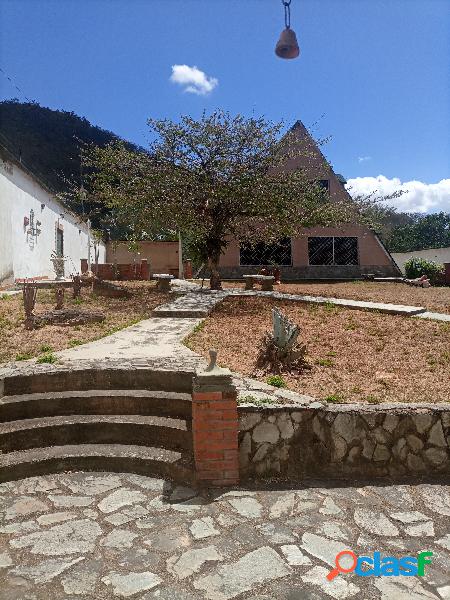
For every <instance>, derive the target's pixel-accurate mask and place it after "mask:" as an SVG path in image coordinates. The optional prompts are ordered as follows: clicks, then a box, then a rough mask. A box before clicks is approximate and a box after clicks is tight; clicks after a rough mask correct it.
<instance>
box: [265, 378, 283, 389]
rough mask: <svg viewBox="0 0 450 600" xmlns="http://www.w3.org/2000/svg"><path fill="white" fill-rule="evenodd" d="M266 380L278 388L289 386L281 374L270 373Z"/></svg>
mask: <svg viewBox="0 0 450 600" xmlns="http://www.w3.org/2000/svg"><path fill="white" fill-rule="evenodd" d="M266 382H267V383H268V384H269V385H273V386H274V387H277V388H285V387H287V384H286V382H285V380H284V379H283V377H282V376H281V375H269V377H268V378H267V379H266Z"/></svg>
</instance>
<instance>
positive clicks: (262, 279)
mask: <svg viewBox="0 0 450 600" xmlns="http://www.w3.org/2000/svg"><path fill="white" fill-rule="evenodd" d="M243 278H244V281H245V289H246V290H252V289H253V286H254V285H255V283H260V284H261V289H262V290H263V291H265V292H272V291H273V283H274V281H275V277H274V276H273V275H243Z"/></svg>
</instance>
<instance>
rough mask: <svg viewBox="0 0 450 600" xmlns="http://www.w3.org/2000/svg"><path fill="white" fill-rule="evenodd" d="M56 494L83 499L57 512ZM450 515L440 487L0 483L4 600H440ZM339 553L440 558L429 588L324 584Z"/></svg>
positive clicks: (91, 478)
mask: <svg viewBox="0 0 450 600" xmlns="http://www.w3.org/2000/svg"><path fill="white" fill-rule="evenodd" d="M56 490H58V492H56ZM80 494H86V496H80ZM58 496H60V497H61V498H65V499H68V498H74V499H75V501H74V502H72V503H70V502H68V500H64V502H63V504H64V505H65V504H67V503H69V504H70V505H71V506H70V509H68V510H64V509H61V510H55V505H57V504H58V502H57V501H56V498H57V497H58ZM80 497H82V498H90V499H91V500H92V503H91V504H90V505H89V507H88V508H86V506H84V505H83V503H80V502H78V500H77V499H78V498H80ZM192 507H195V508H194V509H192ZM180 508H181V510H180ZM449 513H450V487H449V486H444V485H437V484H433V485H431V484H420V485H415V486H414V485H391V486H387V485H382V486H381V485H380V486H378V485H374V484H372V485H366V486H362V485H358V486H357V487H356V486H351V485H349V486H347V487H345V486H342V485H340V487H333V486H332V485H331V486H330V483H329V482H327V483H326V484H320V483H315V482H310V483H309V484H308V486H304V487H292V488H291V489H239V490H229V491H224V492H220V491H218V490H215V491H214V492H212V491H211V492H207V491H205V492H203V493H201V494H199V493H198V492H197V491H196V490H194V489H191V488H187V487H183V486H177V487H173V486H172V485H171V483H170V482H167V481H163V480H159V479H155V478H146V477H142V476H134V475H130V474H107V473H99V474H92V473H86V474H82V473H69V474H61V475H53V476H51V477H47V478H39V477H36V478H29V479H24V480H21V481H17V482H11V483H6V484H1V485H0V581H1V586H0V599H2V600H3V599H7V600H15V599H19V598H21V599H26V600H44V599H45V600H62V599H63V598H68V599H70V600H75V599H76V600H83V599H91V600H93V599H95V600H107V599H110V598H134V599H136V600H150V599H153V598H154V599H157V598H158V599H159V600H231V599H235V598H236V599H238V600H323V599H327V598H338V599H340V598H344V599H345V598H351V599H355V600H360V599H361V600H401V599H403V598H404V599H405V600H406V599H407V600H425V599H429V600H433V599H434V600H445V599H448V598H449V593H450V532H449V516H450V515H449ZM114 517H115V518H114ZM343 549H350V550H353V551H354V552H355V553H356V554H358V555H363V554H364V555H370V554H371V553H373V552H374V551H376V550H378V551H379V552H381V554H382V555H384V556H395V557H401V556H404V555H407V554H408V555H413V556H414V555H416V554H417V552H419V551H421V550H426V551H430V552H433V553H434V555H433V559H432V564H431V565H429V566H427V567H426V570H425V576H424V577H378V578H375V577H358V576H357V575H355V574H354V573H351V574H346V575H342V574H341V575H339V576H338V577H336V578H335V579H334V580H333V582H329V581H328V580H327V579H326V574H327V573H328V572H329V570H330V569H331V568H332V567H333V565H334V558H335V555H336V553H337V552H339V551H340V550H343Z"/></svg>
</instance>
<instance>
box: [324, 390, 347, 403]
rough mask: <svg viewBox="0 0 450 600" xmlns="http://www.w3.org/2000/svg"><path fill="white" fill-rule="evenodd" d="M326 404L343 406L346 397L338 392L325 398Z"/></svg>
mask: <svg viewBox="0 0 450 600" xmlns="http://www.w3.org/2000/svg"><path fill="white" fill-rule="evenodd" d="M324 401H325V402H329V403H330V404H342V403H343V402H345V398H344V396H343V395H342V394H341V393H340V392H336V393H335V394H330V395H329V396H326V397H325V398H324Z"/></svg>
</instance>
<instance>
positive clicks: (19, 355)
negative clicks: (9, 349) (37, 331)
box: [16, 352, 33, 360]
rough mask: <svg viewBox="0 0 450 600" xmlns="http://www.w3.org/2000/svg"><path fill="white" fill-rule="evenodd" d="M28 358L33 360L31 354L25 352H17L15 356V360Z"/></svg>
mask: <svg viewBox="0 0 450 600" xmlns="http://www.w3.org/2000/svg"><path fill="white" fill-rule="evenodd" d="M30 358H33V357H32V355H31V354H28V353H27V352H23V353H22V352H19V353H18V354H16V360H30Z"/></svg>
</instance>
